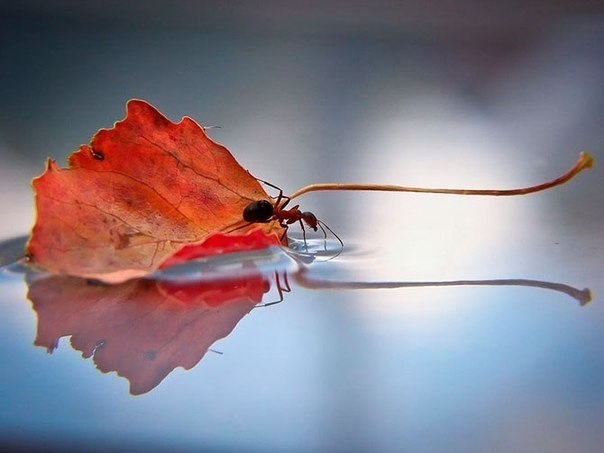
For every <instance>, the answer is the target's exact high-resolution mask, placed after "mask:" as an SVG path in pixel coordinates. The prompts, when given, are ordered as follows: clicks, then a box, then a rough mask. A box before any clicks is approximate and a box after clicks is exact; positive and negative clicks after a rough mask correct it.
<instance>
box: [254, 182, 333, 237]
mask: <svg viewBox="0 0 604 453" xmlns="http://www.w3.org/2000/svg"><path fill="white" fill-rule="evenodd" d="M256 179H257V180H258V181H260V182H262V183H264V184H266V185H267V186H270V187H272V188H273V189H276V190H278V191H279V195H277V198H276V199H275V202H274V203H271V202H270V201H268V200H257V201H252V202H251V203H250V204H248V205H247V206H246V207H245V209H244V210H243V220H245V221H246V222H249V223H268V222H272V221H275V220H276V221H278V222H279V225H280V226H281V228H283V229H284V230H285V231H284V233H283V235H285V234H286V233H287V229H288V228H289V226H290V225H291V224H293V223H296V222H298V223H299V224H300V228H301V229H302V237H303V238H304V244H306V229H305V228H304V224H306V225H307V226H308V227H309V228H311V229H312V230H313V231H317V227H318V228H321V231H322V232H323V237H324V238H325V239H327V231H325V229H327V230H328V231H329V232H330V233H331V234H333V236H334V237H335V238H336V239H337V240H338V242H339V243H340V245H341V246H342V247H344V243H343V242H342V239H340V237H339V236H338V235H337V234H336V233H334V231H333V230H332V229H331V228H329V226H328V225H327V224H325V223H324V222H322V221H320V220H319V219H317V217H316V216H315V215H314V214H313V213H312V212H308V211H305V212H302V211H300V209H299V206H300V205H296V206H294V207H293V208H289V209H285V207H286V206H287V205H288V203H289V202H290V201H291V199H290V197H287V196H285V195H283V190H282V189H281V188H279V187H277V186H275V185H273V184H271V183H270V182H266V181H263V180H262V179H258V178H256Z"/></svg>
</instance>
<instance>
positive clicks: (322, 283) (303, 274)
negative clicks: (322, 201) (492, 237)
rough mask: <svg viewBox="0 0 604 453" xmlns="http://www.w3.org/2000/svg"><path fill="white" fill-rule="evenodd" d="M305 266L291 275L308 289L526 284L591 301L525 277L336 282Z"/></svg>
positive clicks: (576, 291) (583, 302) (588, 294)
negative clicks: (311, 274) (315, 275)
mask: <svg viewBox="0 0 604 453" xmlns="http://www.w3.org/2000/svg"><path fill="white" fill-rule="evenodd" d="M307 274H308V272H307V271H306V269H305V268H303V269H301V270H300V271H299V272H297V273H295V274H293V275H292V277H293V278H294V279H295V280H296V283H298V284H299V285H300V286H302V287H304V288H310V289H394V288H421V287H439V286H526V287H530V288H543V289H550V290H552V291H558V292H560V293H564V294H567V295H569V296H570V297H572V298H573V299H575V300H577V301H578V302H579V304H580V305H581V306H585V305H587V303H588V302H589V301H591V291H590V290H589V288H585V289H583V290H580V289H577V288H574V287H572V286H569V285H565V284H563V283H554V282H545V281H542V280H529V279H525V278H509V279H493V280H448V281H425V282H336V281H333V280H322V279H316V278H312V277H309V276H308V275H307Z"/></svg>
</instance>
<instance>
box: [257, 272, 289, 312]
mask: <svg viewBox="0 0 604 453" xmlns="http://www.w3.org/2000/svg"><path fill="white" fill-rule="evenodd" d="M283 281H284V283H285V287H282V286H281V279H280V278H279V272H278V271H275V286H276V287H277V294H279V300H275V301H273V302H266V303H264V304H258V305H256V306H255V307H254V308H260V307H270V306H271V305H276V304H280V303H281V302H283V300H284V299H285V297H284V296H283V293H289V292H291V288H290V286H289V281H288V280H287V274H286V273H283Z"/></svg>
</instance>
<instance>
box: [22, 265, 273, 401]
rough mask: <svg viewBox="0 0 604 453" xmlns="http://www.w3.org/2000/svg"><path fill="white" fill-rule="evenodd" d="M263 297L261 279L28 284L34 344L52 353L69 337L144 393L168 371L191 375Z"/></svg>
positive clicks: (64, 279) (64, 280)
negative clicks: (35, 319) (34, 321)
mask: <svg viewBox="0 0 604 453" xmlns="http://www.w3.org/2000/svg"><path fill="white" fill-rule="evenodd" d="M268 289H269V283H268V281H267V279H266V278H265V277H264V276H262V275H259V274H256V275H248V276H246V277H241V278H230V279H224V280H218V281H212V282H202V283H197V284H190V285H183V284H174V283H171V284H170V283H167V282H161V281H154V280H131V281H128V282H126V283H123V284H120V285H111V286H108V285H103V284H99V283H98V282H93V281H89V280H85V279H80V278H75V277H62V276H50V277H48V278H43V279H38V280H33V281H31V282H29V293H28V297H29V299H30V300H31V301H32V304H33V308H34V310H35V311H36V313H37V315H38V333H37V337H36V340H35V344H36V345H38V346H43V347H46V348H47V349H48V351H52V350H53V349H55V348H56V347H57V344H58V341H59V338H61V337H63V336H67V335H71V344H72V346H73V347H74V348H75V349H77V350H79V351H81V352H82V355H83V356H84V357H90V356H93V360H94V362H95V364H96V366H97V367H98V368H99V370H101V371H103V372H111V371H116V372H117V373H118V374H119V375H121V376H124V377H126V378H127V379H128V380H129V381H130V391H131V393H132V394H141V393H145V392H148V391H149V390H151V389H152V388H154V387H155V386H157V385H158V384H159V383H160V382H161V381H162V380H163V379H164V378H165V377H166V376H167V375H168V374H169V373H170V372H171V371H172V370H173V369H174V368H176V367H178V366H180V367H183V368H185V369H190V368H192V367H193V366H195V365H196V364H197V363H198V362H199V361H200V360H201V358H202V357H203V356H204V354H205V353H206V352H207V350H208V348H209V347H210V346H211V345H212V344H213V343H214V342H215V341H216V340H218V339H220V338H223V337H225V336H227V335H228V334H229V333H230V332H231V331H232V330H233V328H234V327H235V325H236V324H237V323H238V322H239V320H240V319H241V318H242V317H243V316H244V315H245V314H247V313H248V312H249V311H250V310H251V309H252V308H253V307H254V306H255V305H256V304H257V303H258V302H260V301H261V300H262V296H263V294H264V293H265V292H266V291H267V290H268Z"/></svg>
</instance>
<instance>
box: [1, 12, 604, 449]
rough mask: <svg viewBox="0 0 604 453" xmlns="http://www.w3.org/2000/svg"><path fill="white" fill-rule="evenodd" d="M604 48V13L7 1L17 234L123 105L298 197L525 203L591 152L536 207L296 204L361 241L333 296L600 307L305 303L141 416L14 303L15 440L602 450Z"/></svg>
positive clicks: (115, 383) (347, 254) (6, 136)
mask: <svg viewBox="0 0 604 453" xmlns="http://www.w3.org/2000/svg"><path fill="white" fill-rule="evenodd" d="M603 43H604V5H603V4H602V2H600V1H595V0H594V1H588V0H574V1H564V0H558V1H547V0H528V1H527V0H525V1H515V0H514V1H507V2H497V1H473V0H464V1H460V2H447V1H442V0H441V1H401V2H392V1H386V0H374V1H362V0H358V1H357V0H349V1H311V0H307V1H296V0H294V1H288V2H279V1H264V2H257V1H245V2H244V1H228V2H226V1H190V0H173V1H169V2H168V1H164V0H153V1H147V2H134V1H117V0H115V1H114V0H111V1H104V2H79V1H67V0H58V1H52V2H49V1H42V0H40V1H36V0H23V1H19V2H8V1H3V0H0V206H1V207H2V209H3V212H4V215H3V216H2V217H1V218H0V239H8V238H11V237H14V236H18V235H23V234H27V232H28V231H29V228H30V227H31V225H32V222H33V219H34V211H33V200H32V193H31V189H30V186H29V182H30V180H31V178H32V177H34V176H36V175H38V174H40V173H41V172H42V170H43V168H44V162H45V159H46V158H47V157H52V158H54V159H56V160H57V161H58V162H59V163H61V164H63V163H65V159H66V157H67V156H68V155H69V154H70V153H71V152H72V151H74V150H76V149H77V147H78V146H79V145H80V144H82V143H88V141H89V139H90V137H91V136H92V134H93V133H94V132H95V131H96V130H98V129H99V128H103V127H111V125H112V124H113V122H115V121H117V120H120V119H122V118H123V116H124V114H125V103H126V101H127V100H128V99H130V98H142V99H145V100H148V101H149V102H151V103H152V104H154V105H155V106H156V107H157V108H158V109H159V110H160V111H162V112H163V113H164V114H165V115H166V116H168V117H169V118H171V119H172V120H175V121H176V120H178V119H180V118H181V117H182V116H184V115H187V116H191V117H193V118H195V119H196V120H197V121H198V122H199V123H201V124H203V125H207V126H210V125H216V126H220V127H221V128H220V129H212V130H211V135H212V137H213V138H214V139H215V140H217V141H219V142H221V143H223V144H225V145H226V146H227V147H228V148H229V149H230V150H231V151H232V152H233V154H234V155H235V156H236V158H237V159H238V160H239V161H240V162H241V163H242V165H243V166H244V167H246V168H248V169H249V170H250V171H251V172H252V173H253V174H254V175H256V176H258V177H261V178H262V179H265V180H267V181H270V182H272V183H273V184H276V185H278V186H280V187H282V188H283V189H284V191H285V192H286V193H287V192H293V191H294V190H295V189H297V188H299V187H301V186H304V185H306V184H310V183H313V182H332V181H333V182H366V183H372V182H373V183H384V184H404V185H415V186H441V187H465V188H510V187H516V186H523V185H530V184H534V183H537V182H541V181H544V180H547V179H550V178H553V177H554V176H557V175H558V174H559V173H561V172H562V171H564V170H566V169H567V168H568V167H569V166H570V165H571V164H572V163H573V162H574V160H575V159H576V157H577V155H578V152H579V151H581V150H588V151H590V152H591V153H592V154H593V155H594V156H595V158H596V167H595V169H594V170H592V171H591V172H588V173H586V174H584V175H581V176H580V177H579V178H578V179H577V180H576V181H572V182H571V183H569V184H568V185H567V186H565V187H562V188H558V189H554V190H552V191H551V192H547V193H543V194H539V195H532V196H530V197H523V198H508V199H488V198H487V199H485V198H473V199H470V198H467V199H464V198H463V197H444V196H416V195H405V194H375V193H371V194H364V193H346V194H337V193H322V194H320V193H317V194H312V195H308V196H306V197H304V198H303V199H301V200H300V202H301V203H303V207H304V208H305V209H309V210H312V211H313V212H315V214H316V215H317V216H318V217H319V218H321V219H323V220H324V221H325V222H327V223H328V224H329V225H330V226H331V227H332V228H333V229H334V230H335V231H336V232H337V233H338V235H339V236H340V237H342V239H343V240H344V242H345V243H346V249H345V251H344V253H343V254H342V255H341V256H340V257H339V258H338V259H337V260H335V261H334V262H330V263H323V264H318V265H316V266H315V267H313V275H316V276H317V277H321V278H332V279H340V280H347V281H351V280H352V281H360V280H363V281H367V280H370V281H401V280H411V281H414V280H420V281H421V280H455V279H491V278H531V279H540V280H547V281H554V282H564V283H568V284H571V285H575V286H577V287H579V289H582V288H584V287H590V288H591V289H592V292H593V294H594V302H592V305H590V306H588V307H586V308H585V309H579V308H578V307H577V306H576V304H574V303H573V302H572V300H570V301H569V300H568V298H567V297H565V296H561V295H555V294H553V293H549V292H547V291H541V292H540V291H537V290H526V289H507V290H502V289H494V288H491V289H485V288H482V289H476V288H471V289H450V288H449V289H443V288H440V289H433V290H430V289H421V290H408V291H370V292H362V293H359V292H350V291H349V292H346V291H342V292H329V291H312V290H308V289H304V288H294V291H292V293H291V294H290V295H289V296H288V300H287V301H286V303H285V304H281V305H279V306H277V307H275V308H272V309H270V310H265V311H262V312H261V313H257V312H253V315H252V317H248V318H246V319H245V320H244V321H242V322H241V323H240V326H239V327H238V329H236V330H235V332H234V333H233V335H231V336H230V337H229V338H228V339H226V340H224V342H223V343H222V345H221V346H220V347H221V348H223V349H224V350H225V351H227V353H226V354H225V355H224V356H220V357H218V356H217V357H210V358H208V359H206V360H207V362H204V364H202V365H200V366H198V367H197V368H195V369H194V370H193V371H191V372H187V373H184V372H175V373H174V374H173V375H171V376H170V377H169V378H168V379H167V380H166V382H164V383H163V384H162V385H161V386H160V387H158V389H156V390H155V391H154V392H151V393H150V394H149V395H146V396H144V397H139V398H132V397H129V396H127V386H126V384H125V383H124V381H123V380H121V379H117V378H116V377H115V376H111V377H110V376H101V375H100V374H99V373H98V372H96V371H95V370H94V369H93V366H92V365H91V364H90V363H88V362H85V361H82V360H80V359H79V358H78V357H77V354H76V353H75V352H73V351H72V350H70V348H69V346H68V345H67V343H65V344H63V345H62V348H59V350H58V351H57V352H55V354H54V355H53V356H52V357H46V356H45V353H44V352H43V351H40V350H38V349H35V348H33V347H32V346H31V345H30V342H31V341H32V339H33V337H34V336H35V327H36V324H35V321H36V319H35V316H34V315H33V313H32V312H31V308H30V306H29V305H28V304H27V302H26V299H25V291H26V289H25V287H24V285H23V283H22V282H20V281H12V283H5V284H4V288H5V289H4V290H3V291H4V294H3V296H4V299H5V300H4V301H3V302H5V303H2V304H1V305H0V308H1V309H2V316H3V319H4V320H5V321H4V322H3V324H5V326H4V327H3V328H2V331H3V333H2V338H3V340H4V341H3V342H2V344H3V345H2V346H0V348H1V349H0V356H1V357H2V360H3V361H4V362H5V365H3V368H4V371H2V372H1V373H0V374H2V377H1V379H2V380H1V381H0V388H1V391H2V393H3V397H2V398H3V406H4V408H3V409H1V411H2V412H3V413H2V418H0V422H1V423H2V425H1V426H0V431H1V432H2V435H3V438H4V439H7V438H8V437H6V436H11V437H10V438H11V439H13V438H14V439H16V440H15V441H16V442H20V440H19V439H30V440H31V439H47V440H48V442H50V443H51V444H52V442H56V443H58V444H59V443H61V442H66V443H67V444H70V442H75V443H77V442H80V443H84V444H86V443H88V442H91V441H98V439H106V438H108V437H110V438H112V439H114V440H116V442H118V443H120V442H122V441H123V442H124V443H126V444H132V445H135V446H136V445H144V446H145V448H146V447H147V446H148V445H147V443H151V444H153V443H155V444H156V445H159V446H162V445H164V446H170V445H171V446H174V445H179V446H181V447H183V448H207V449H209V450H212V451H215V450H216V449H219V450H221V451H238V450H245V451H249V450H258V451H271V450H272V451H422V452H424V451H449V450H453V451H502V452H503V451H531V452H535V451H548V452H555V451H560V452H564V451H575V452H578V451H585V452H588V451H597V450H598V448H599V447H601V445H602V444H604V435H603V434H602V433H601V431H600V428H601V426H602V422H604V413H603V412H602V407H604V405H603V404H604V388H603V386H602V382H604V351H603V350H602V344H604V342H603V340H604V335H603V334H602V329H601V325H602V324H601V323H602V321H604V313H603V311H602V309H601V308H600V307H599V305H600V302H601V294H602V291H604V285H603V284H602V269H603V268H604V259H603V249H604V239H603V235H602V231H603V228H604V209H603V208H604V202H603V201H602V198H601V194H602V192H603V190H604V178H602V171H601V165H599V164H601V160H602V159H601V156H602V153H601V151H602V130H603V124H604V46H603V45H602V44H603ZM598 299H600V301H598ZM7 367H8V368H11V371H7V369H6V368H7ZM24 376H27V379H24ZM242 376H243V377H244V378H243V381H241V379H242ZM74 382H75V383H76V384H74ZM66 402H69V404H73V405H75V406H68V405H67V403H66ZM66 407H75V409H70V410H66V409H65V408H66ZM118 412H119V415H117V413H118ZM34 442H35V441H34Z"/></svg>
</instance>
